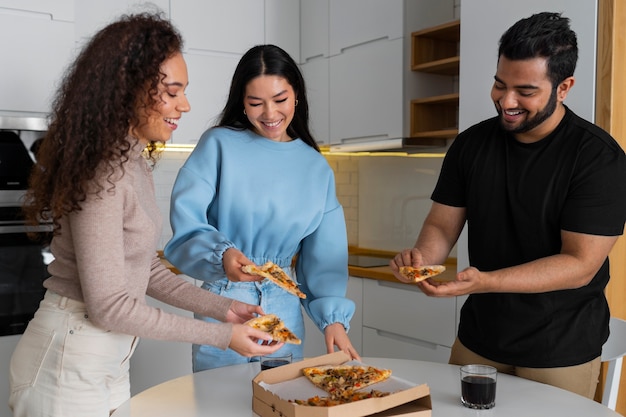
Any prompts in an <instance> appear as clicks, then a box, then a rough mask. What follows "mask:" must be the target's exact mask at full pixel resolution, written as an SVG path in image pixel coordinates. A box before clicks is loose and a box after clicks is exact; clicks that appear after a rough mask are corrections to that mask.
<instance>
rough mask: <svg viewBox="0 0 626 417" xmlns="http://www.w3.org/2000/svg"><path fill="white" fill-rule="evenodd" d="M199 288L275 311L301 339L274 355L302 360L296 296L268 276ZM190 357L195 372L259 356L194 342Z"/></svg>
mask: <svg viewBox="0 0 626 417" xmlns="http://www.w3.org/2000/svg"><path fill="white" fill-rule="evenodd" d="M202 288H204V289H207V290H209V291H211V292H213V293H215V294H219V295H222V296H224V297H228V298H233V299H235V300H239V301H243V302H246V303H248V304H255V305H260V306H261V307H262V308H263V311H265V313H266V314H276V315H277V316H278V317H280V318H281V319H282V320H283V322H284V323H285V326H287V328H288V329H289V330H291V331H292V332H294V333H295V334H296V335H297V336H298V337H299V338H300V339H301V340H302V344H300V345H293V344H288V343H285V345H284V346H283V347H282V348H280V349H279V350H278V351H277V352H276V354H283V353H289V352H291V353H292V355H293V359H294V361H295V360H299V359H302V357H303V345H304V321H303V319H302V309H301V308H300V299H299V298H298V297H296V296H295V295H292V294H290V293H288V292H287V291H285V290H283V289H281V288H280V287H279V286H277V285H276V284H273V283H272V282H270V281H268V280H267V279H266V280H263V281H261V282H232V281H230V280H228V279H221V280H218V281H214V282H206V283H204V284H203V285H202ZM196 318H198V319H201V320H204V321H207V322H211V323H213V322H215V320H214V319H212V318H209V317H202V316H196ZM192 357H193V371H194V372H199V371H203V370H205V369H212V368H219V367H221V366H228V365H237V364H241V363H248V362H256V361H258V360H259V357H252V358H247V357H244V356H241V355H239V354H238V353H237V352H235V351H234V350H232V349H226V350H225V351H224V350H221V349H219V348H216V347H213V346H208V345H193V347H192Z"/></svg>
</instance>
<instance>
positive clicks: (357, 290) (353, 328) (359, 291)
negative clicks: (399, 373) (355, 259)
mask: <svg viewBox="0 0 626 417" xmlns="http://www.w3.org/2000/svg"><path fill="white" fill-rule="evenodd" d="M363 281H364V280H363V279H362V278H354V277H349V279H348V290H347V292H346V297H348V298H349V299H351V300H352V301H354V304H355V305H356V309H355V311H354V316H352V320H350V330H349V332H348V336H349V337H350V342H352V346H354V348H355V349H356V350H357V352H359V353H361V348H362V332H363V308H362V307H363V304H362V299H363ZM302 314H303V316H304V330H305V332H306V337H305V341H304V357H305V358H311V357H315V356H320V355H325V354H326V341H325V340H324V335H323V334H322V332H320V330H319V329H318V328H317V326H316V325H315V324H313V321H312V320H311V319H310V318H309V316H308V315H307V314H306V313H305V312H304V310H302Z"/></svg>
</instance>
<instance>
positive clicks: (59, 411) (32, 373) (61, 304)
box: [9, 291, 137, 417]
mask: <svg viewBox="0 0 626 417" xmlns="http://www.w3.org/2000/svg"><path fill="white" fill-rule="evenodd" d="M136 344H137V338H136V337H133V336H129V335H125V334H118V333H113V332H109V331H106V330H102V329H99V328H97V327H95V326H94V325H93V324H92V323H91V322H90V321H89V317H88V315H87V310H86V308H85V304H84V303H82V302H79V301H75V300H71V299H69V298H67V297H62V296H60V295H58V294H55V293H53V292H51V291H48V292H46V295H45V297H44V299H43V300H42V301H41V304H40V305H39V309H38V310H37V312H36V313H35V317H34V318H33V319H32V320H31V322H30V323H29V324H28V327H27V329H26V331H25V332H24V334H23V335H22V337H21V338H20V340H19V342H18V344H17V347H16V348H15V351H14V352H13V356H12V357H11V364H10V371H9V378H10V382H11V393H10V397H9V407H10V408H11V409H12V410H13V413H14V414H13V416H14V417H70V416H71V417H108V416H109V415H110V414H111V413H112V412H113V411H114V410H115V409H116V408H117V407H118V406H119V405H120V404H122V403H123V402H124V401H126V400H127V399H128V398H130V381H129V366H130V363H129V360H130V357H131V355H132V354H133V351H134V350H135V346H136Z"/></svg>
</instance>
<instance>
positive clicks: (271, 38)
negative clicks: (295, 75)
mask: <svg viewBox="0 0 626 417" xmlns="http://www.w3.org/2000/svg"><path fill="white" fill-rule="evenodd" d="M252 1H255V0H252ZM256 1H258V0H256ZM259 43H261V40H260V39H256V40H255V45H256V44H259ZM263 43H269V44H273V45H278V46H280V47H281V48H282V49H284V50H285V51H286V52H287V53H288V54H289V55H290V56H291V57H292V58H293V59H294V61H296V62H298V60H299V58H300V2H298V1H292V0H265V39H264V41H263Z"/></svg>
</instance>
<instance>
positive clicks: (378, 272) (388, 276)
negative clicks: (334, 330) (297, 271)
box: [159, 247, 456, 285]
mask: <svg viewBox="0 0 626 417" xmlns="http://www.w3.org/2000/svg"><path fill="white" fill-rule="evenodd" d="M349 253H350V255H365V256H368V257H372V256H375V257H381V258H388V259H391V258H393V257H394V256H395V255H396V252H389V251H381V250H376V249H363V248H356V247H350V248H349ZM159 256H160V257H161V260H162V261H163V263H164V264H165V265H166V266H167V267H168V268H169V269H170V270H171V271H172V272H174V273H175V274H181V273H182V272H180V271H179V270H178V269H177V268H176V267H175V266H174V265H172V264H171V263H170V262H169V261H168V260H167V259H165V258H164V257H163V252H162V251H159ZM445 266H446V270H445V272H443V273H442V274H440V275H438V276H437V277H435V278H433V279H435V280H437V281H451V280H454V278H455V276H456V259H455V258H448V260H447V261H446V263H445ZM348 273H349V274H350V276H352V277H359V278H366V279H375V280H382V281H390V282H395V283H398V284H401V282H400V281H398V280H397V279H396V277H395V276H394V275H393V273H392V272H391V268H390V267H389V266H373V267H359V266H354V265H348ZM406 285H411V284H406Z"/></svg>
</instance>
